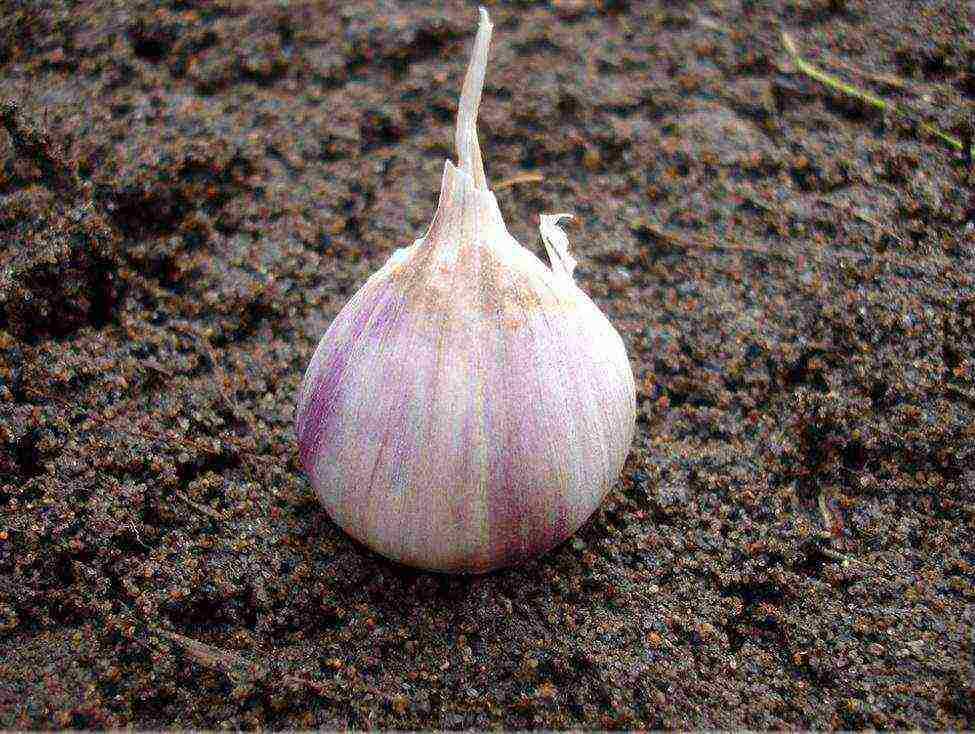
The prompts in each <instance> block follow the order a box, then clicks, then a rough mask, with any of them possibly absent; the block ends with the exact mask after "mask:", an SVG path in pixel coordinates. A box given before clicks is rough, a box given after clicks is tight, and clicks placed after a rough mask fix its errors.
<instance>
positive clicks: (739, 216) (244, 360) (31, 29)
mask: <svg viewBox="0 0 975 734" xmlns="http://www.w3.org/2000/svg"><path fill="white" fill-rule="evenodd" d="M964 8H965V4H964V3H955V2H929V3H908V2H860V1H857V0H846V1H845V2H835V1H826V0H802V1H800V2H794V1H790V2H772V3H755V2H740V3H737V2H731V3H729V2H719V1H717V0H714V1H710V0H709V1H707V2H700V3H693V4H681V3H673V2H619V1H615V0H614V1H610V0H603V1H601V2H594V3H589V2H574V1H571V2H558V3H551V4H548V3H542V2H519V3H512V4H509V5H497V6H495V5H492V4H490V3H489V9H490V11H491V13H492V17H493V19H494V21H495V23H496V33H495V36H496V42H495V45H494V48H493V51H492V66H491V68H490V69H489V73H488V79H487V88H486V90H485V95H484V100H483V103H482V111H481V122H482V124H481V128H480V129H481V141H482V146H483V148H484V152H485V161H486V164H487V168H488V173H489V175H490V177H491V179H492V180H493V181H505V180H507V179H511V178H512V177H516V176H519V175H522V174H525V173H540V174H541V175H542V181H541V182H536V183H520V184H516V185H513V186H510V187H507V188H503V189H500V188H499V190H498V198H499V201H500V204H501V208H502V210H503V212H504V215H505V218H506V221H507V222H508V225H509V228H510V230H511V231H512V233H513V234H514V235H515V236H516V237H517V238H518V239H519V241H521V242H523V243H525V244H526V245H527V246H529V247H532V248H533V249H535V251H536V252H540V248H539V247H538V246H537V234H536V231H535V227H536V225H537V214H538V212H540V211H575V212H576V214H577V221H578V224H577V225H576V227H575V229H574V231H572V232H571V233H570V238H571V241H572V243H573V252H574V255H575V257H577V258H578V260H579V266H578V268H577V270H576V274H577V277H578V280H579V282H580V284H581V286H582V287H583V288H584V289H585V290H586V291H587V292H589V293H590V294H592V295H593V297H594V298H595V299H596V300H597V301H598V302H599V304H600V305H601V307H602V308H603V309H604V310H605V311H606V313H607V314H608V315H609V317H610V318H611V320H612V321H613V322H614V323H615V324H616V325H617V327H618V329H619V330H620V332H621V334H622V335H623V338H624V340H625V341H626V344H627V347H628V351H629V354H630V356H631V359H632V364H633V368H634V372H635V374H636V377H637V385H638V396H637V397H638V405H639V415H638V431H637V437H636V439H635V441H634V447H633V451H632V453H631V455H630V457H629V459H628V461H627V463H626V466H625V468H624V471H623V474H622V477H621V481H620V484H619V487H618V488H617V489H616V490H615V491H613V492H612V493H611V494H610V496H609V497H608V498H607V499H606V501H605V502H604V503H603V505H602V507H601V508H600V510H599V511H598V512H597V513H596V514H595V515H594V516H593V518H592V519H591V520H590V521H589V522H588V523H587V524H586V525H585V526H584V527H583V528H582V529H581V530H580V532H579V533H577V534H576V535H575V536H574V537H573V538H572V539H570V540H569V541H567V542H566V543H564V544H563V545H562V546H560V547H559V548H557V549H555V550H553V551H552V552H550V553H548V554H547V555H545V556H544V557H542V558H539V559H536V560H534V561H532V562H530V563H527V564H526V565H524V566H522V567H520V568H517V569H511V570H507V571H502V572H498V573H494V574H491V575H489V576H485V577H477V578H451V577H441V576H436V575H430V574H424V573H420V572H416V571H413V570H410V569H406V568H402V567H398V566H395V565H391V564H390V563H388V562H386V561H384V560H383V559H381V558H377V557H375V556H373V555H371V554H369V553H368V552H367V551H366V550H364V549H363V548H362V547H360V546H358V545H356V544H355V543H354V542H353V541H351V540H349V539H348V538H347V537H346V536H345V535H343V534H342V532H341V531H339V530H338V528H337V527H336V526H335V525H334V524H333V523H332V522H331V521H330V520H329V518H328V516H327V515H326V514H325V513H324V512H323V511H322V509H321V507H320V506H319V504H318V502H317V501H316V499H315V496H314V493H313V492H312V490H311V488H310V487H309V485H308V483H307V482H306V481H305V479H304V478H303V476H302V474H301V471H300V468H299V465H298V460H297V450H296V444H295V439H294V435H293V425H292V411H293V405H294V400H295V391H296V388H297V385H298V381H299V379H300V376H301V373H302V370H303V369H304V367H305V365H306V364H307V362H308V360H309V358H310V356H311V353H312V350H313V349H314V346H315V344H316V342H317V340H318V339H319V337H320V336H321V334H322V332H323V331H324V330H325V328H326V327H327V326H328V324H329V323H330V321H331V319H332V318H333V317H334V316H335V314H336V313H337V312H338V310H339V309H340V308H341V306H342V305H343V304H344V303H345V301H346V300H347V299H348V298H349V297H350V296H351V295H352V293H354V292H355V290H356V289H357V288H358V287H359V286H360V285H361V284H362V283H363V282H364V281H365V279H366V278H367V277H368V275H369V274H370V273H372V272H373V271H374V270H375V269H376V268H377V267H379V265H381V264H382V263H383V262H384V261H385V259H386V258H387V257H388V256H389V254H390V253H391V252H392V251H393V250H394V249H395V248H397V247H402V246H404V245H407V244H410V243H411V242H412V241H413V239H414V238H416V237H417V236H419V235H420V234H422V232H423V230H424V229H425V228H426V226H427V225H428V224H429V221H430V218H431V216H432V213H433V209H434V205H435V199H436V196H437V192H438V188H439V182H440V174H441V171H442V167H443V160H444V158H445V157H448V156H451V155H452V151H451V145H452V139H453V132H452V129H451V125H452V122H453V119H452V116H453V113H454V108H455V105H456V98H457V92H458V90H459V88H460V84H461V81H462V79H463V74H464V69H465V64H466V61H467V52H468V47H469V45H470V41H471V37H472V32H473V27H474V23H475V18H476V13H475V6H474V5H472V4H468V3H457V4H436V7H429V6H427V5H425V4H416V3H409V2H405V1H404V2H389V3H359V2H357V3H342V2H326V3H311V2H294V3H290V4H277V3H275V4H268V3H266V2H258V1H255V2H215V3H209V2H208V3H197V2H185V1H181V2H166V3H156V2H141V1H140V2H132V3H125V4H119V3H115V2H109V1H108V0H105V1H104V2H102V1H101V0H96V1H94V2H89V3H84V4H81V5H79V4H76V3H69V2H50V3H22V2H3V0H0V96H2V98H3V100H5V101H4V102H3V105H2V106H0V637H2V644H3V647H4V649H5V650H8V651H11V652H10V654H7V655H4V656H3V661H2V662H0V727H7V728H33V727H45V728H54V727H72V728H101V727H126V726H132V727H138V728H145V729H151V728H162V727H167V728H168V727H186V728H257V727H268V728H272V727H273V728H311V727H325V728H342V729H344V728H372V727H391V728H398V729H419V728H427V727H435V728H449V729H460V728H489V727H498V726H504V727H509V728H519V729H526V728H549V729H550V728H570V727H573V728H574V727H587V728H592V727H595V728H607V729H612V728H628V729H629V728H684V729H686V728H750V729H758V728H782V727H789V728H796V727H799V728H843V729H853V728H898V729H904V728H925V729H931V728H938V729H941V728H946V729H947V728H951V729H963V728H972V727H973V726H975V687H973V685H975V684H973V678H972V644H973V638H972V630H973V629H975V618H973V615H972V609H973V608H975V605H973V602H975V587H973V581H975V545H973V538H975V430H973V426H975V421H973V418H975V337H973V334H975V266H973V263H975V200H973V197H972V191H973V185H975V177H973V173H972V168H971V166H970V161H966V160H965V159H964V158H963V157H962V156H959V155H957V153H956V152H955V151H953V150H952V149H950V148H948V147H945V146H943V145H942V144H941V143H940V142H939V141H938V140H936V139H934V138H931V137H930V136H927V135H925V134H924V132H923V131H922V130H920V129H918V128H917V126H916V125H911V124H905V122H904V121H903V120H898V119H894V118H893V117H892V116H888V115H884V114H882V113H880V112H878V111H876V110H874V109H873V108H868V107H866V106H864V105H863V104H862V103H860V102H858V101H856V100H852V99H850V98H848V97H845V96H842V95H840V94H839V93H837V92H834V91H831V90H829V89H827V88H825V87H823V86H821V85H819V84H817V83H816V82H814V81H812V80H810V79H808V78H806V77H804V76H802V75H800V74H798V73H797V71H796V69H795V68H793V66H792V64H791V63H790V61H789V58H788V56H787V55H786V54H785V53H784V51H783V49H782V46H781V40H780V35H779V32H780V31H781V30H786V31H788V32H789V33H790V34H791V35H792V37H793V38H794V39H795V40H796V42H797V44H798V45H799V47H800V51H801V53H803V54H804V55H805V56H806V57H807V58H808V59H809V60H810V61H811V62H813V63H815V64H816V65H818V66H820V67H822V68H825V69H828V70H829V71H830V72H831V73H834V74H837V75H839V76H842V77H843V78H844V79H847V80H848V81H850V82H852V83H855V84H857V85H860V86H863V87H864V88H867V89H870V90H871V91H872V92H874V93H876V94H879V95H882V96H884V97H886V98H888V99H890V100H891V101H893V102H896V103H897V104H898V105H899V106H903V107H906V108H909V109H911V110H912V111H913V112H914V113H916V115H917V116H918V117H919V118H920V119H923V120H926V121H927V122H929V123H930V124H932V125H935V126H937V127H938V128H940V129H942V130H944V131H946V132H948V133H950V134H952V135H956V136H959V137H964V136H966V135H968V136H970V135H971V118H972V113H973V109H975V108H973V105H975V91H973V90H975V83H973V76H972V68H971V67H972V61H973V59H975V46H973V40H972V36H971V33H970V31H969V28H968V25H969V24H968V21H969V20H970V19H968V18H966V17H965V12H964Z"/></svg>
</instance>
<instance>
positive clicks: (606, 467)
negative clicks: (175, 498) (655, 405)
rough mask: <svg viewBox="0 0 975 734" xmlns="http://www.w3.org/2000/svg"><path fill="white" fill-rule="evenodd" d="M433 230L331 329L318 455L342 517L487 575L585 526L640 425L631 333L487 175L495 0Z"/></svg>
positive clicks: (395, 547)
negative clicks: (525, 242) (519, 234)
mask: <svg viewBox="0 0 975 734" xmlns="http://www.w3.org/2000/svg"><path fill="white" fill-rule="evenodd" d="M480 13H481V22H480V27H479V29H478V33H477V38H476V40H475V43H474V52H473V56H472V60H471V63H470V67H469V69H468V72H467V77H466V79H465V81H464V88H463V92H462V94H461V99H460V105H459V110H458V115H457V132H456V144H457V156H458V165H457V166H454V165H453V164H452V163H451V162H450V161H447V162H446V164H445V166H444V175H443V181H442V183H441V190H440V202H439V204H438V206H437V211H436V213H435V215H434V218H433V221H432V223H431V225H430V227H429V229H428V230H427V232H426V234H425V235H424V236H423V237H422V238H421V239H419V240H417V241H416V242H414V243H413V245H412V246H410V247H406V248H402V249H399V250H396V251H395V252H394V253H393V255H392V256H391V257H390V258H389V260H388V261H387V262H386V264H385V265H384V266H383V267H382V268H380V270H379V271H378V272H376V273H375V274H374V275H373V276H372V277H371V278H369V280H368V281H367V282H366V283H365V285H363V286H362V288H361V289H360V290H359V291H358V292H357V293H356V294H355V295H354V296H353V298H352V300H351V301H349V303H348V304H346V306H345V307H344V308H343V309H342V311H341V312H340V313H339V315H338V316H337V317H336V318H335V320H334V321H333V322H332V324H331V325H330V326H329V328H328V330H327V331H326V333H325V335H324V337H322V340H321V342H320V343H319V345H318V349H317V350H316V352H315V355H314V356H313V358H312V360H311V363H310V364H309V366H308V370H307V371H306V373H305V378H304V381H303V382H302V385H301V389H300V392H299V396H298V407H297V415H296V423H297V433H298V442H299V448H300V454H301V460H302V464H303V465H304V467H305V470H306V471H307V473H308V476H309V478H310V480H311V483H312V485H313V486H314V488H315V490H316V492H317V493H318V496H319V497H320V499H321V501H322V503H323V504H324V505H325V507H326V509H327V510H328V511H329V513H330V514H331V516H332V517H333V518H334V519H335V521H336V522H337V523H338V524H339V525H340V526H341V527H342V528H343V529H345V530H346V531H347V532H348V533H349V534H350V535H352V536H353V537H355V538H357V539H358V540H360V541H362V542H363V543H365V544H366V545H368V546H369V547H371V548H373V549H374V550H376V551H378V552H379V553H382V554H383V555H386V556H388V557H389V558H393V559H395V560H398V561H401V562H403V563H407V564H410V565H414V566H419V567H422V568H428V569H434V570H439V571H451V572H465V573H470V572H482V571H487V570H490V569H493V568H497V567H499V566H504V565H508V564H512V563H517V562H519V561H522V560H524V559H526V558H529V557H531V556H533V555H536V554H538V553H541V552H544V551H545V550H547V549H549V548H551V547H552V546H554V545H556V544H558V543H559V542H561V541H562V540H564V539H565V538H567V537H568V536H569V535H571V534H572V533H573V532H574V531H575V530H576V529H577V528H578V527H579V526H580V525H581V524H582V523H583V522H584V521H585V520H586V518H588V517H589V515H590V514H592V512H593V510H595V508H596V507H597V506H598V505H599V502H600V500H601V499H602V498H603V496H604V495H605V494H606V492H608V491H609V490H610V489H611V488H612V486H613V485H614V484H615V482H616V481H617V479H618V477H619V472H620V469H621V467H622V465H623V461H624V459H625V458H626V454H627V453H628V451H629V446H630V442H631V440H632V437H633V430H634V423H635V408H636V401H635V391H634V384H633V373H632V371H631V369H630V364H629V361H628V359H627V356H626V351H625V348H624V346H623V342H622V340H621V339H620V336H619V334H618V333H617V332H616V330H615V329H614V328H613V327H612V325H611V324H610V323H609V321H608V320H607V319H606V317H605V316H604V315H603V314H602V313H601V312H600V311H599V309H598V308H597V307H596V305H595V304H594V303H593V302H592V301H591V300H590V299H589V297H588V296H586V294H585V293H583V292H582V291H581V290H580V289H579V288H578V286H576V284H575V282H574V281H573V279H572V272H573V268H574V267H575V264H576V261H575V260H574V259H573V257H572V256H571V255H570V254H569V243H568V238H567V237H566V235H565V233H564V232H563V231H562V229H561V228H560V227H559V221H561V220H562V219H563V218H565V217H568V216H570V215H567V214H555V215H545V214H543V215H541V234H542V240H543V242H544V244H545V248H546V250H547V252H548V255H549V259H550V261H551V263H552V267H551V268H549V267H546V266H545V265H544V264H543V263H542V262H541V261H540V260H539V259H538V258H537V257H536V256H535V255H534V254H533V253H531V252H530V251H529V250H527V249H525V248H524V247H522V246H521V245H520V244H518V242H516V241H515V240H514V239H513V238H512V237H511V235H510V234H508V231H507V229H506V227H505V225H504V221H503V220H502V218H501V212H500V210H499V209H498V204H497V201H496V199H495V197H494V194H493V193H491V191H489V190H488V188H487V181H486V178H485V176H484V165H483V162H482V160H481V151H480V146H479V145H478V141H477V129H476V118H477V109H478V105H479V102H480V97H481V89H482V87H483V84H484V74H485V69H486V66H487V56H488V46H489V42H490V38H491V28H492V27H491V22H490V20H489V18H488V15H487V12H485V11H484V10H483V9H482V10H481V11H480Z"/></svg>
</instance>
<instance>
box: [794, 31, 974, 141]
mask: <svg viewBox="0 0 975 734" xmlns="http://www.w3.org/2000/svg"><path fill="white" fill-rule="evenodd" d="M782 45H783V46H785V50H786V51H787V52H788V53H789V56H790V57H791V58H792V63H794V64H795V65H796V67H797V68H798V69H799V71H801V72H802V73H803V74H805V75H806V76H808V77H810V78H812V79H815V80H816V81H818V82H819V83H820V84H825V85H826V86H827V87H831V88H832V89H835V90H837V91H839V92H842V93H843V94H847V95H849V96H851V97H855V98H856V99H859V100H860V101H861V102H864V103H865V104H868V105H871V106H872V107H876V108H877V109H879V110H883V111H885V112H893V113H895V114H898V115H900V116H902V117H905V118H907V119H909V120H911V121H912V122H914V123H915V124H917V125H918V127H920V128H921V130H923V131H924V132H926V133H928V134H930V135H934V136H935V137H936V138H939V139H940V140H941V141H943V142H945V143H947V144H948V145H950V146H951V147H952V148H954V149H955V150H957V151H958V152H960V153H967V154H968V156H969V157H970V158H971V157H972V156H973V155H975V150H967V151H966V149H965V143H963V142H962V141H961V140H959V139H958V138H956V137H955V136H954V135H949V134H948V133H946V132H944V131H943V130H939V129H938V128H937V127H935V126H934V125H931V124H930V123H927V122H924V121H923V120H919V119H918V118H917V115H915V114H914V113H912V112H910V111H908V110H905V109H903V108H901V107H898V106H897V105H895V104H893V103H892V102H887V101H886V100H884V99H882V98H880V97H878V96H877V95H875V94H873V93H871V92H868V91H866V90H863V89H860V88H858V87H855V86H853V85H852V84H848V83H847V82H844V81H843V80H842V79H838V78H837V77H835V76H833V75H832V74H827V73H826V72H825V71H823V70H822V69H818V68H817V67H815V66H813V65H812V64H810V63H809V62H808V61H806V60H805V59H804V58H802V56H800V55H799V50H798V49H797V48H796V44H795V41H793V40H792V36H790V35H789V34H788V33H786V32H785V31H783V32H782Z"/></svg>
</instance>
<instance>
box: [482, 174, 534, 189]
mask: <svg viewBox="0 0 975 734" xmlns="http://www.w3.org/2000/svg"><path fill="white" fill-rule="evenodd" d="M544 180H545V177H544V176H543V175H542V174H540V173H534V172H533V173H519V174H518V175H516V176H511V177H510V178H506V179H504V180H503V181H501V182H499V183H497V184H495V185H494V190H495V191H499V190H501V189H507V188H509V187H511V186H516V185H518V184H523V183H541V182H542V181H544Z"/></svg>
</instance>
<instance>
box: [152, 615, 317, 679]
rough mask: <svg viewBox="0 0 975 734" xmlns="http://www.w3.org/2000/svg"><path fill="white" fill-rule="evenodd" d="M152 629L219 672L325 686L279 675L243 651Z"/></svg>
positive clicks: (272, 667)
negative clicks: (235, 651)
mask: <svg viewBox="0 0 975 734" xmlns="http://www.w3.org/2000/svg"><path fill="white" fill-rule="evenodd" d="M152 631H153V633H155V634H157V635H159V636H160V637H164V638H166V639H167V640H169V641H170V642H174V643H176V644H177V645H179V646H180V647H181V648H183V649H184V650H185V651H186V653H187V654H188V655H189V656H190V657H192V658H193V659H194V660H196V661H197V662H198V663H200V664H201V665H203V666H204V667H207V668H210V669H211V670H219V671H220V672H222V673H228V674H231V675H238V676H239V675H246V676H248V677H249V678H251V679H252V680H255V681H260V680H264V679H266V678H268V677H270V676H271V675H276V676H277V677H278V678H279V679H280V680H282V681H284V682H285V683H293V684H298V685H301V686H306V687H308V688H311V689H312V690H314V691H316V692H319V693H320V692H322V691H324V690H325V684H324V683H320V682H319V681H314V680H311V679H309V678H302V677H300V676H297V675H290V674H288V673H285V674H283V675H280V674H278V673H277V672H276V671H275V670H274V666H271V665H268V664H264V663H261V662H258V661H256V660H252V659H250V658H246V657H244V656H243V655H238V654H237V653H233V652H229V651H227V650H222V649H220V648H219V647H214V646H213V645H208V644H206V643H205V642H200V641H199V640H194V639H193V638H192V637H187V636H185V635H181V634H178V633H176V632H170V631H169V630H164V629H161V628H159V627H153V628H152Z"/></svg>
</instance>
